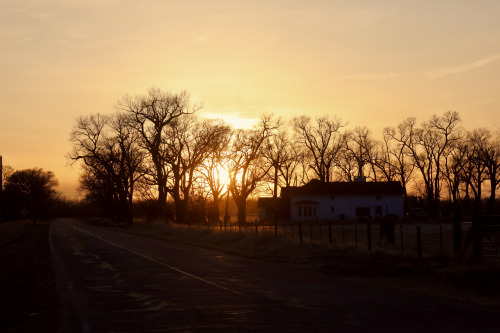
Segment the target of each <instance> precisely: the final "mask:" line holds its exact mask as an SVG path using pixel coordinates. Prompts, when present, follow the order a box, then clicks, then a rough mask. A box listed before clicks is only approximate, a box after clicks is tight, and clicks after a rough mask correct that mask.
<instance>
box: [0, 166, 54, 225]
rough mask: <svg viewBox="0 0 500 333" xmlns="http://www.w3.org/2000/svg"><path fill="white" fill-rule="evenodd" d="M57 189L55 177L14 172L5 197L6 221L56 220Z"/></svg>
mask: <svg viewBox="0 0 500 333" xmlns="http://www.w3.org/2000/svg"><path fill="white" fill-rule="evenodd" d="M57 185H58V182H57V179H56V178H55V176H54V173H53V172H51V171H44V170H43V169H37V168H34V169H26V170H19V171H11V173H10V174H9V175H7V176H6V179H5V182H4V189H3V193H2V215H3V216H2V217H3V220H5V221H7V220H18V219H23V218H24V219H28V218H29V219H31V220H32V221H33V224H36V222H37V220H46V219H49V218H51V217H53V216H54V213H55V209H56V201H57V196H56V191H55V188H56V186H57Z"/></svg>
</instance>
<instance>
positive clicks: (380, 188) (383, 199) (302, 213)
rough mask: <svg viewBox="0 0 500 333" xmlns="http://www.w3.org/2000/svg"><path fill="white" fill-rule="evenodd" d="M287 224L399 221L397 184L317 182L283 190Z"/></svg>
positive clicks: (400, 191) (399, 190) (400, 192)
mask: <svg viewBox="0 0 500 333" xmlns="http://www.w3.org/2000/svg"><path fill="white" fill-rule="evenodd" d="M281 198H282V200H283V201H284V202H286V203H287V204H289V206H288V209H289V214H290V220H291V221H308V220H329V219H344V218H345V219H359V218H376V217H385V216H387V215H395V216H398V217H399V218H401V217H403V188H402V186H401V184H400V183H399V182H366V181H355V182H328V183H325V182H321V181H319V180H311V181H310V182H309V183H307V184H306V185H304V186H300V187H295V186H289V187H285V188H283V189H282V191H281Z"/></svg>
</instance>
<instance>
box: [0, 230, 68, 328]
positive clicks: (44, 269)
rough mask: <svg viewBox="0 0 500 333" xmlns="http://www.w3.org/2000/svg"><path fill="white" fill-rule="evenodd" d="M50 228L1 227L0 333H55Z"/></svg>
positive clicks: (56, 315) (56, 318)
mask: <svg viewBox="0 0 500 333" xmlns="http://www.w3.org/2000/svg"><path fill="white" fill-rule="evenodd" d="M48 235H49V224H48V223H43V222H39V223H38V224H37V226H36V227H33V225H32V224H31V223H26V222H24V221H18V222H8V223H2V224H0V285H2V288H1V292H0V332H56V331H57V329H58V326H59V311H60V306H59V298H58V293H57V290H56V286H55V281H54V273H53V270H52V265H51V259H50V247H49V243H48V239H49V238H48Z"/></svg>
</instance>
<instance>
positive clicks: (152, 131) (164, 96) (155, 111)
mask: <svg viewBox="0 0 500 333" xmlns="http://www.w3.org/2000/svg"><path fill="white" fill-rule="evenodd" d="M116 108H117V109H118V110H121V111H124V112H126V113H129V114H131V115H132V116H133V120H134V122H133V124H134V125H133V126H134V129H135V130H136V131H137V132H138V133H139V135H140V137H141V147H142V149H144V150H145V151H146V152H147V153H148V158H149V159H150V160H151V164H152V166H153V170H154V174H153V179H154V181H155V183H156V185H157V187H158V205H159V208H160V211H161V215H162V218H163V219H166V212H167V193H168V190H169V189H168V185H167V183H168V172H169V170H167V168H166V165H165V154H166V152H165V151H163V150H162V139H163V135H164V133H165V131H166V130H167V128H168V126H169V125H170V123H171V122H172V121H173V120H174V119H176V118H179V117H180V116H182V115H185V114H192V113H194V112H196V111H197V110H199V109H200V108H201V106H200V105H194V106H192V105H191V104H190V102H189V95H188V94H187V93H186V92H185V91H183V92H181V93H178V94H174V93H170V92H167V91H161V90H160V89H158V88H151V89H149V91H148V93H147V94H146V95H137V96H134V97H132V96H128V95H127V96H125V97H123V98H122V99H121V100H119V101H118V102H117V104H116Z"/></svg>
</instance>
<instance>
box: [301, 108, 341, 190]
mask: <svg viewBox="0 0 500 333" xmlns="http://www.w3.org/2000/svg"><path fill="white" fill-rule="evenodd" d="M344 126H345V124H344V123H342V120H341V119H340V118H339V117H333V118H330V117H328V116H325V117H320V118H318V119H316V123H315V124H312V122H311V119H310V118H309V117H306V116H302V117H296V118H294V119H293V127H294V129H295V132H296V133H297V138H298V143H299V144H301V145H303V146H304V147H305V148H306V151H307V153H308V156H307V157H308V158H309V160H310V161H311V163H310V164H309V165H308V166H309V167H310V168H311V169H312V170H313V171H314V173H315V174H316V176H317V177H318V178H319V179H320V180H321V181H323V182H329V181H330V178H331V173H332V168H333V166H334V163H335V159H336V158H337V157H338V156H337V155H338V153H339V151H340V150H341V148H342V144H343V142H344V140H345V135H344V134H343V133H341V132H340V130H341V128H342V127H344Z"/></svg>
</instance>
